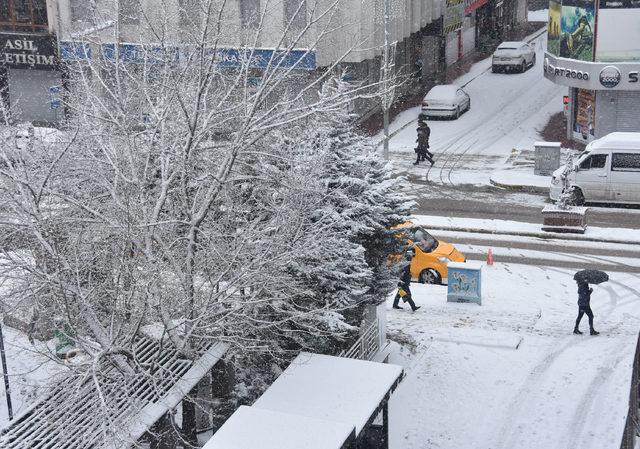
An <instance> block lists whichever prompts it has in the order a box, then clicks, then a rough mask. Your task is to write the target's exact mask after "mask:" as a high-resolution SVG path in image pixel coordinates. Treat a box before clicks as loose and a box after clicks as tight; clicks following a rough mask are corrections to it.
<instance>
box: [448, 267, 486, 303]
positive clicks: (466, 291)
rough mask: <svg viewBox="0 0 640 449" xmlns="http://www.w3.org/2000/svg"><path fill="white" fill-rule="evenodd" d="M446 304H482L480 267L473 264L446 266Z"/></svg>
mask: <svg viewBox="0 0 640 449" xmlns="http://www.w3.org/2000/svg"><path fill="white" fill-rule="evenodd" d="M448 271H449V275H448V276H449V277H448V280H447V302H475V303H478V304H482V266H481V265H479V264H477V263H473V262H465V263H450V264H449V266H448Z"/></svg>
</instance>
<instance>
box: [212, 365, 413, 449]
mask: <svg viewBox="0 0 640 449" xmlns="http://www.w3.org/2000/svg"><path fill="white" fill-rule="evenodd" d="M402 375H403V369H402V367H400V366H397V365H390V364H384V363H376V362H368V361H363V360H355V359H347V358H342V357H334V356H328V355H321V354H311V353H307V352H303V353H300V354H299V355H298V357H296V358H295V359H294V360H293V362H291V364H290V365H289V367H288V368H287V369H286V370H285V371H284V372H283V373H282V374H281V375H280V377H278V379H276V381H275V382H274V383H273V384H272V385H271V386H270V387H269V388H268V389H267V391H266V392H265V393H264V394H263V395H262V396H261V397H260V398H259V399H258V400H257V401H256V402H255V404H253V406H252V407H250V408H248V407H241V408H240V409H238V410H237V411H236V412H235V413H234V414H233V415H232V417H231V418H230V419H229V420H228V421H227V422H226V423H225V424H224V425H223V426H222V427H221V428H220V429H219V430H218V432H216V434H215V435H214V436H213V438H212V439H211V440H209V442H208V443H207V445H206V446H205V448H206V449H254V448H257V447H260V448H261V449H271V448H272V447H273V448H274V449H275V448H276V447H277V448H281V449H285V448H289V447H291V448H292V449H293V448H310V449H341V448H344V447H352V446H349V445H350V444H353V447H357V445H358V442H359V441H361V440H363V439H365V438H368V436H367V430H369V428H370V425H371V424H372V423H373V421H374V420H375V419H376V417H377V416H378V415H379V414H380V412H382V421H383V422H382V425H381V426H377V429H376V430H377V431H378V433H379V431H380V430H381V431H382V434H381V435H380V436H379V437H376V438H377V440H378V443H379V444H377V446H379V447H387V446H388V437H387V433H388V423H387V421H388V419H387V401H388V399H389V396H390V394H391V392H393V390H394V389H395V388H396V386H397V385H398V384H399V383H400V381H401V380H402ZM351 433H353V436H355V441H353V442H350V441H349V438H348V436H349V435H350V434H351ZM263 434H264V436H262V437H261V436H260V435H263ZM266 434H268V435H269V436H266ZM318 435H320V436H318ZM254 438H256V439H254ZM305 438H308V439H309V441H313V443H311V442H306V441H307V440H305ZM303 441H305V442H303ZM256 442H259V444H253V443H256ZM272 445H273V446H272Z"/></svg>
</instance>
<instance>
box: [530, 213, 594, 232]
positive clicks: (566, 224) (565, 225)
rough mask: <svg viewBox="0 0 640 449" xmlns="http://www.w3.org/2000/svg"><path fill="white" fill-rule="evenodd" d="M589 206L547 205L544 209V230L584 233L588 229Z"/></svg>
mask: <svg viewBox="0 0 640 449" xmlns="http://www.w3.org/2000/svg"><path fill="white" fill-rule="evenodd" d="M587 210H589V208H588V207H569V208H567V209H561V208H559V207H558V206H546V207H545V208H544V209H542V218H543V222H542V230H543V231H547V232H575V233H578V234H584V231H585V230H586V229H587Z"/></svg>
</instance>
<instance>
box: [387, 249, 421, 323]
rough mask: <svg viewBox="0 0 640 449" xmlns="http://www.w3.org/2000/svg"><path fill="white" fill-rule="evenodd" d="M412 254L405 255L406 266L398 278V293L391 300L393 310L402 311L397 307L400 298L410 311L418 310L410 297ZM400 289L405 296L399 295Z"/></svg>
mask: <svg viewBox="0 0 640 449" xmlns="http://www.w3.org/2000/svg"><path fill="white" fill-rule="evenodd" d="M412 256H413V254H411V253H407V256H406V259H407V264H406V265H405V266H404V268H403V269H402V274H401V276H400V282H398V293H396V297H395V298H394V300H393V308H394V309H402V307H400V306H399V305H398V302H400V298H402V301H403V302H408V303H409V305H410V306H411V310H413V311H414V312H415V311H416V310H418V309H419V308H420V306H416V303H415V302H413V298H412V297H411V258H412ZM400 289H402V290H404V292H405V295H404V296H401V295H400Z"/></svg>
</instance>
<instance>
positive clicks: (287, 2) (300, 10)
mask: <svg viewBox="0 0 640 449" xmlns="http://www.w3.org/2000/svg"><path fill="white" fill-rule="evenodd" d="M284 22H285V23H284V25H285V26H287V25H289V23H291V28H293V29H298V30H300V29H303V28H304V27H305V26H307V2H306V0H284Z"/></svg>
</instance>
